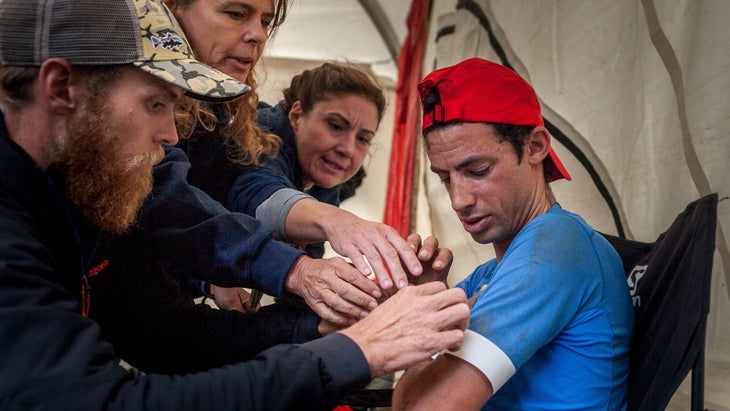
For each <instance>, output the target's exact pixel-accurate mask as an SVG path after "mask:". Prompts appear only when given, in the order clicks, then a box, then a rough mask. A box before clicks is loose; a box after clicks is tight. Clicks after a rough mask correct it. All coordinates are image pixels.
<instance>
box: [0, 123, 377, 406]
mask: <svg viewBox="0 0 730 411" xmlns="http://www.w3.org/2000/svg"><path fill="white" fill-rule="evenodd" d="M60 187H62V182H61V181H60V179H59V178H58V177H57V176H56V175H55V174H54V172H53V169H52V167H51V168H49V170H41V169H39V168H38V167H37V166H36V165H35V163H34V162H33V161H32V160H31V159H30V158H29V157H28V156H27V155H26V153H25V152H24V151H23V150H22V149H21V148H20V147H18V146H17V145H16V144H14V143H13V142H12V141H10V139H9V138H8V136H7V131H6V130H5V125H4V120H2V118H1V117H0V228H1V230H2V234H1V235H0V338H1V339H2V340H1V341H0V364H2V367H0V409H2V410H33V409H44V410H101V409H105V410H145V409H156V410H161V409H169V410H196V409H200V410H210V409H215V410H237V409H241V410H243V409H246V410H256V409H267V410H268V409H323V410H325V409H331V408H332V407H333V406H334V405H335V404H336V401H337V399H338V398H339V397H341V396H342V395H344V394H345V393H346V392H347V391H348V390H349V389H350V388H353V387H356V386H361V385H364V384H366V383H367V382H368V381H369V374H370V372H369V367H368V365H367V362H366V361H365V359H364V356H363V354H362V352H361V351H360V350H359V348H358V347H357V346H356V345H355V344H354V342H353V341H352V340H350V339H349V338H347V337H345V336H344V335H342V334H339V333H335V334H332V335H330V336H327V337H325V338H320V339H317V340H314V341H310V342H307V343H304V344H282V345H278V346H276V347H273V348H270V349H267V350H265V351H263V352H261V353H260V354H258V355H256V357H255V359H254V360H251V361H248V362H243V363H237V364H234V365H230V366H226V367H223V368H216V369H211V370H209V371H205V372H198V373H194V374H186V375H178V376H174V375H170V374H147V375H141V376H140V374H138V373H130V372H128V371H126V370H125V369H124V368H122V367H121V366H120V365H119V363H120V359H119V357H118V356H117V354H116V353H115V347H114V346H113V345H112V344H111V343H110V342H109V341H107V340H106V339H105V338H104V334H105V333H106V332H104V333H103V332H102V329H101V328H100V327H99V323H97V322H96V321H94V320H93V319H92V318H93V317H94V316H95V315H100V316H101V315H102V314H103V313H104V312H105V311H104V310H106V312H109V311H110V310H113V308H111V307H112V305H113V304H119V306H117V309H118V310H119V311H120V312H121V313H124V312H125V311H133V310H141V309H144V307H150V309H152V308H154V311H149V312H148V314H149V316H151V317H152V316H155V315H157V314H158V311H156V310H157V309H159V306H157V307H156V308H155V305H154V304H153V303H151V302H149V301H144V300H136V299H134V298H132V296H136V295H140V294H139V293H138V292H135V293H130V294H127V293H125V289H124V288H123V287H125V284H129V283H128V282H127V281H126V277H125V278H121V277H117V276H124V275H130V277H129V278H131V279H133V278H135V276H136V275H140V274H139V273H143V272H145V271H146V270H149V269H150V267H152V268H151V269H154V265H151V266H150V265H149V264H148V263H146V262H145V261H149V260H148V259H146V258H139V259H136V258H131V259H129V255H126V256H125V254H124V253H118V252H115V250H114V249H113V246H114V242H115V241H116V239H113V238H107V237H106V236H105V235H103V234H101V233H99V231H98V230H96V229H95V228H94V227H90V226H88V225H87V224H85V223H84V222H83V219H81V218H80V216H79V215H78V214H77V213H76V212H75V211H74V210H73V207H72V206H71V205H69V204H68V203H67V202H66V201H65V200H64V199H63V196H62V193H61V192H60V191H59V190H56V189H55V188H60ZM143 247H144V245H141V246H140V248H143ZM124 258H127V259H126V260H125V259H124ZM140 262H141V263H140ZM127 269H129V271H127ZM136 270H139V271H136ZM125 271H127V272H125ZM112 274H113V276H112ZM104 276H111V277H110V278H112V277H113V278H114V280H115V281H113V282H112V283H108V284H107V285H109V284H113V287H120V288H118V289H116V290H115V292H109V288H107V290H106V292H104V291H103V290H104V286H102V285H98V286H95V284H94V282H95V281H98V280H99V279H100V278H103V277H104ZM84 279H89V280H90V281H91V301H92V303H91V309H90V313H91V317H92V318H86V317H84V316H83V315H82V314H81V309H82V307H81V304H80V300H81V288H82V283H83V281H84ZM165 287H166V286H165ZM155 288H156V283H151V284H150V289H155ZM105 295H107V296H114V297H113V298H112V297H109V298H110V300H109V304H107V305H106V308H98V307H101V306H102V305H99V304H98V303H97V301H98V300H99V299H100V298H102V297H103V296H105ZM152 295H154V294H152ZM125 296H126V298H125ZM148 304H149V305H148ZM95 310H96V311H97V312H96V314H95ZM185 315H187V316H189V317H185V318H186V319H188V318H189V319H193V320H189V321H188V323H187V324H190V325H198V326H201V327H202V325H203V324H205V323H206V322H207V320H201V318H202V317H196V314H193V313H192V311H191V312H190V313H187V314H185ZM206 315H210V313H207V314H206ZM121 316H123V315H121ZM107 318H108V317H107ZM194 321H197V322H194ZM159 325H160V327H163V326H164V323H162V322H161V323H159ZM184 325H185V324H182V326H184ZM200 331H201V332H204V331H203V330H202V329H201V330H200ZM140 338H143V337H142V336H140ZM140 341H143V340H140ZM199 354H200V355H201V356H205V355H207V354H208V353H206V352H200V353H199ZM180 361H186V359H185V358H181V359H180Z"/></svg>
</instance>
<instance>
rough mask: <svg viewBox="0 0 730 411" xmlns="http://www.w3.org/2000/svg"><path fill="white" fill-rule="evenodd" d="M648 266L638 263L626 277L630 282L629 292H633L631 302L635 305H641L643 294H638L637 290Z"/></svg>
mask: <svg viewBox="0 0 730 411" xmlns="http://www.w3.org/2000/svg"><path fill="white" fill-rule="evenodd" d="M647 267H648V265H637V266H636V267H634V269H633V270H631V274H629V276H628V277H627V278H626V282H627V283H628V284H629V293H631V303H632V304H633V305H634V307H641V296H640V295H638V294H637V290H638V287H639V280H641V278H642V277H643V276H644V274H646V268H647Z"/></svg>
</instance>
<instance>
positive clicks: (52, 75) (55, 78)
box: [38, 58, 79, 114]
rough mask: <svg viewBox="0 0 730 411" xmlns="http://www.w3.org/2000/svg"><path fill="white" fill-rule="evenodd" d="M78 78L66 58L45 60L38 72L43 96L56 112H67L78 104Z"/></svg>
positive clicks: (39, 85)
mask: <svg viewBox="0 0 730 411" xmlns="http://www.w3.org/2000/svg"><path fill="white" fill-rule="evenodd" d="M74 82H76V83H78V78H76V74H75V72H74V70H73V68H72V67H71V64H70V63H69V62H68V61H66V60H65V59H61V58H51V59H48V60H46V61H44V62H43V65H41V68H40V72H39V73H38V87H39V89H40V93H41V98H43V99H44V100H45V101H46V104H47V105H48V106H49V107H50V108H51V109H52V110H53V111H55V112H57V113H59V114H65V113H67V112H69V111H71V110H73V109H74V108H75V107H76V105H77V104H78V103H77V101H76V99H77V97H78V95H77V94H78V91H79V88H78V85H76V86H75V85H74Z"/></svg>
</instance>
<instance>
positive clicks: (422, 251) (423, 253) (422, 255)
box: [418, 250, 428, 258]
mask: <svg viewBox="0 0 730 411" xmlns="http://www.w3.org/2000/svg"><path fill="white" fill-rule="evenodd" d="M418 256H419V257H422V258H427V257H428V251H426V250H421V252H420V253H418Z"/></svg>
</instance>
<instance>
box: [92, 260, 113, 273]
mask: <svg viewBox="0 0 730 411" xmlns="http://www.w3.org/2000/svg"><path fill="white" fill-rule="evenodd" d="M108 265H109V260H107V259H104V261H102V262H101V263H99V264H97V265H95V266H93V267H92V268H91V269H90V270H89V278H92V277H96V276H97V275H99V273H100V272H101V271H102V270H103V269H105V268H106V267H107V266H108Z"/></svg>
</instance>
